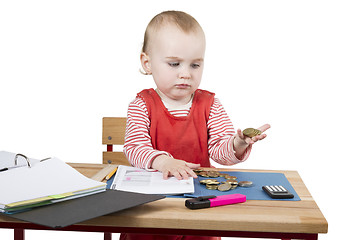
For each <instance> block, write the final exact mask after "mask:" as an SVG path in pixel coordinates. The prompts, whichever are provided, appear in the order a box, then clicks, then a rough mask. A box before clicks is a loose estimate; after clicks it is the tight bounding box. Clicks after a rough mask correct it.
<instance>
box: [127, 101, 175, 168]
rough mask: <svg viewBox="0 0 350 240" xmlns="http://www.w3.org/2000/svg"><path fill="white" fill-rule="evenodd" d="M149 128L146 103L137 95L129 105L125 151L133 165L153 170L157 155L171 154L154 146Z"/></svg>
mask: <svg viewBox="0 0 350 240" xmlns="http://www.w3.org/2000/svg"><path fill="white" fill-rule="evenodd" d="M149 128H150V121H149V118H148V111H147V107H146V103H145V102H144V101H143V99H142V98H139V97H137V98H136V99H135V100H134V101H133V102H131V103H130V105H129V109H128V118H127V124H126V131H125V143H124V148H123V151H124V154H125V156H126V157H127V159H128V160H129V162H130V164H131V165H132V166H134V167H138V168H143V169H147V170H151V163H152V161H153V159H154V158H155V157H157V156H159V155H162V154H166V155H168V156H171V155H170V154H169V153H167V152H164V151H158V150H155V149H154V148H153V147H152V143H151V137H150V135H149Z"/></svg>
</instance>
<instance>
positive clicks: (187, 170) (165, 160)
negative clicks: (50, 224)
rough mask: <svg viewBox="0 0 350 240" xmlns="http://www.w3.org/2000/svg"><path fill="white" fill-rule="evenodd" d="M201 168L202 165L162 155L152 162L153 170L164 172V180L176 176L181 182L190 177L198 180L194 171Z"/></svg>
mask: <svg viewBox="0 0 350 240" xmlns="http://www.w3.org/2000/svg"><path fill="white" fill-rule="evenodd" d="M199 167H200V164H194V163H188V162H186V161H183V160H179V159H174V158H172V157H169V156H167V155H160V156H158V157H156V158H155V159H154V160H153V162H152V168H153V169H156V170H158V171H160V172H162V173H163V178H164V179H168V177H169V176H174V177H176V178H177V179H179V180H182V179H188V177H189V176H190V177H194V178H197V175H196V174H195V173H194V172H193V171H192V169H196V168H199Z"/></svg>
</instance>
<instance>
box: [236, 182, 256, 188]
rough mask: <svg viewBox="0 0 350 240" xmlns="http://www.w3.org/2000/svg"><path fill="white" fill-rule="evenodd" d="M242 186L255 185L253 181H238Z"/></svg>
mask: <svg viewBox="0 0 350 240" xmlns="http://www.w3.org/2000/svg"><path fill="white" fill-rule="evenodd" d="M238 185H239V186H240V187H251V186H252V185H253V182H252V181H240V182H239V183H238Z"/></svg>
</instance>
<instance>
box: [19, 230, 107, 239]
mask: <svg viewBox="0 0 350 240" xmlns="http://www.w3.org/2000/svg"><path fill="white" fill-rule="evenodd" d="M23 240H24V239H23ZM104 240H112V233H109V232H105V233H104Z"/></svg>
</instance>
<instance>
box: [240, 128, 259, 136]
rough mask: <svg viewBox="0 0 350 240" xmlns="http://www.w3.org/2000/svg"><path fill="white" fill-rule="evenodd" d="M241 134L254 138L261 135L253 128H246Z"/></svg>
mask: <svg viewBox="0 0 350 240" xmlns="http://www.w3.org/2000/svg"><path fill="white" fill-rule="evenodd" d="M243 134H244V135H245V136H247V137H250V138H252V137H255V136H258V135H260V134H261V131H260V130H258V129H255V128H246V129H244V130H243Z"/></svg>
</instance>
